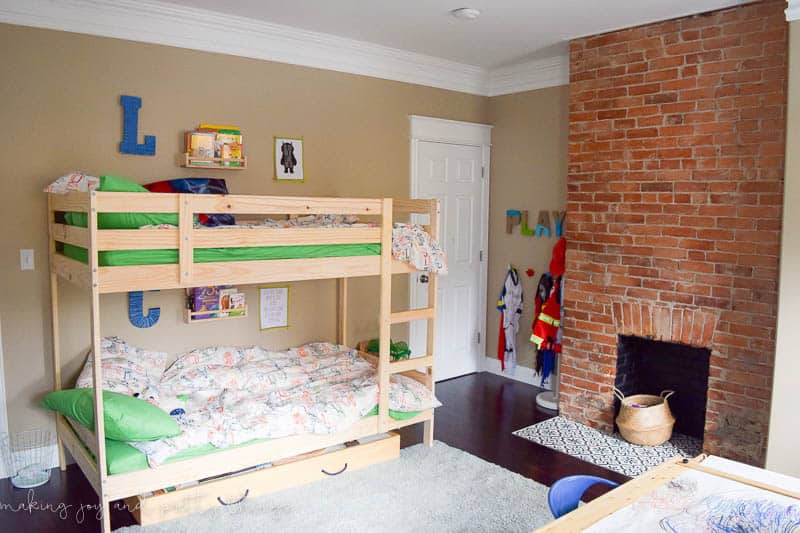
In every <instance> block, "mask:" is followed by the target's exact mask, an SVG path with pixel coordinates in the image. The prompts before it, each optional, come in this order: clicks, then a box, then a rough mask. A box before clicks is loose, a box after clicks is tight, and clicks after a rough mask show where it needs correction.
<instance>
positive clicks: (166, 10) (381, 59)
mask: <svg viewBox="0 0 800 533" xmlns="http://www.w3.org/2000/svg"><path fill="white" fill-rule="evenodd" d="M0 22H6V23H9V24H19V25H23V26H34V27H38V28H48V29H53V30H62V31H69V32H76V33H85V34H89V35H100V36H104V37H113V38H117V39H127V40H131V41H140V42H147V43H155V44H163V45H168V46H177V47H179V48H190V49H194V50H203V51H206V52H218V53H223V54H229V55H235V56H242V57H250V58H255V59H264V60H267V61H277V62H279V63H290V64H294V65H303V66H306V67H315V68H322V69H328V70H335V71H339V72H347V73H350V74H360V75H365V76H372V77H376V78H383V79H389V80H396V81H403V82H408V83H415V84H419V85H427V86H430V87H438V88H441V89H450V90H453V91H460V92H465V93H471V94H479V95H486V94H487V86H486V83H487V71H486V69H483V68H481V67H476V66H473V65H466V64H463V63H458V62H455V61H448V60H446V59H441V58H437V57H433V56H429V55H425V54H419V53H414V52H408V51H405V50H399V49H396V48H390V47H387V46H380V45H376V44H372V43H366V42H363V41H357V40H354V39H347V38H344V37H337V36H334V35H330V34H325V33H318V32H312V31H307V30H302V29H299V28H293V27H290V26H284V25H281V24H273V23H269V22H264V21H260V20H254V19H250V18H245V17H239V16H234V15H230V14H225V13H218V12H214V11H209V10H205V9H198V8H194V7H188V6H178V5H174V4H169V3H166V2H159V1H156V0H59V1H57V2H53V1H52V0H0Z"/></svg>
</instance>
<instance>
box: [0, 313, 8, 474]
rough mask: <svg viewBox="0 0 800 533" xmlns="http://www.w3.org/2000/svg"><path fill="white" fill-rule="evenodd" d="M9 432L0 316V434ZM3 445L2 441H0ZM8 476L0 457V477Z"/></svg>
mask: <svg viewBox="0 0 800 533" xmlns="http://www.w3.org/2000/svg"><path fill="white" fill-rule="evenodd" d="M7 434H8V411H7V410H6V380H5V372H4V371H3V327H2V319H1V318H0V435H7ZM0 445H2V443H0ZM6 477H8V474H6V464H5V460H3V458H2V457H0V479H3V478H6Z"/></svg>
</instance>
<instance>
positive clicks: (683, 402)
mask: <svg viewBox="0 0 800 533" xmlns="http://www.w3.org/2000/svg"><path fill="white" fill-rule="evenodd" d="M710 357H711V350H709V349H707V348H696V347H694V346H688V345H686V344H678V343H674V342H661V341H655V340H652V339H645V338H643V337H635V336H630V335H620V336H619V342H618V344H617V378H616V383H615V385H616V387H617V388H618V389H619V390H621V391H622V393H623V394H624V395H625V396H629V395H631V394H659V393H660V392H661V391H662V390H665V389H672V390H674V391H675V394H673V395H672V396H671V397H670V399H669V407H670V409H671V410H672V414H673V415H674V416H675V429H674V431H675V432H676V433H682V434H684V435H690V436H692V437H697V438H698V439H702V438H703V429H704V426H705V421H706V395H707V393H708V365H709V359H710ZM615 409H616V412H617V413H618V412H619V401H618V400H615Z"/></svg>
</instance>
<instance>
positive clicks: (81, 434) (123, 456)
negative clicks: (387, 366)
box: [64, 406, 425, 476]
mask: <svg viewBox="0 0 800 533" xmlns="http://www.w3.org/2000/svg"><path fill="white" fill-rule="evenodd" d="M377 414H378V407H377V406H375V408H374V409H373V410H372V411H370V412H369V413H368V414H367V416H366V417H365V419H367V420H369V418H368V417H375V416H377ZM424 414H425V413H423V412H422V411H411V412H401V411H394V410H391V409H390V410H389V416H390V417H391V418H392V420H394V421H395V422H396V423H397V425H398V427H400V426H401V424H402V423H403V422H405V421H411V422H410V423H415V422H414V421H413V419H414V418H417V417H420V416H424ZM64 420H65V422H66V423H67V424H68V425H69V427H70V429H71V430H72V432H73V433H74V434H75V437H76V438H77V439H78V440H79V441H80V444H81V446H82V447H83V448H84V449H85V450H87V451H88V452H89V453H90V454H92V460H93V461H94V459H95V457H94V454H93V453H92V449H93V448H94V444H92V443H93V442H94V440H95V436H94V433H92V432H91V431H90V430H89V429H87V428H85V427H84V426H82V425H80V424H78V423H77V422H75V421H73V420H71V419H69V418H64ZM265 442H269V439H253V440H252V441H248V442H245V443H242V444H237V445H233V446H229V447H227V448H217V447H216V446H214V445H212V444H203V445H200V446H193V447H191V448H187V449H185V450H182V451H180V452H178V453H177V454H175V455H173V456H171V457H169V458H168V459H166V460H165V461H164V464H165V465H169V464H172V463H177V462H180V461H186V460H189V459H198V458H201V457H212V458H213V457H214V456H215V454H219V453H220V452H222V451H224V450H236V449H241V448H243V447H247V446H251V445H254V444H260V443H265ZM148 468H149V465H148V464H147V456H146V455H145V454H144V453H142V452H141V451H139V450H137V449H136V448H134V447H133V446H131V445H130V444H128V443H126V442H122V441H118V440H113V439H106V472H108V474H109V475H112V476H113V475H115V474H125V473H128V472H134V471H137V470H147V469H148Z"/></svg>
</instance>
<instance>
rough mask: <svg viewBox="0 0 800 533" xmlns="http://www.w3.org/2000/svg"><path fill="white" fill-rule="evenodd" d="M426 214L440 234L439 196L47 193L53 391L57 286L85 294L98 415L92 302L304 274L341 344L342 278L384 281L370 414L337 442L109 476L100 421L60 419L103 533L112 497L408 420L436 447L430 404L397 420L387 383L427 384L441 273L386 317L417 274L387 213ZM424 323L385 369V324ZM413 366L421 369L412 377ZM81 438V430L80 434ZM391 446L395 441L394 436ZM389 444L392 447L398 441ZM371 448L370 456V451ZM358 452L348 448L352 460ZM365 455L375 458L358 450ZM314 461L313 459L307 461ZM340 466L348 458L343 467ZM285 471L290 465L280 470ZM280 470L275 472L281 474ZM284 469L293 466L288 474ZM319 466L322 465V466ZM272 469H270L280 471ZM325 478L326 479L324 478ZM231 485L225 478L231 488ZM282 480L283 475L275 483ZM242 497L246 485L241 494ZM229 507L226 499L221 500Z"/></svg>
mask: <svg viewBox="0 0 800 533" xmlns="http://www.w3.org/2000/svg"><path fill="white" fill-rule="evenodd" d="M76 211H77V212H85V213H87V215H88V216H87V218H88V226H87V227H86V228H81V227H76V226H69V225H66V224H63V223H60V222H59V221H60V220H61V213H64V212H76ZM99 213H178V219H179V224H178V227H177V228H176V229H136V230H109V229H99V228H98V224H97V219H98V214H99ZM199 213H227V214H234V215H275V214H281V215H307V214H330V215H343V214H354V215H364V216H370V215H374V216H377V217H380V226H376V227H352V228H347V227H345V228H230V229H207V228H206V229H203V228H200V229H197V228H195V227H194V224H193V222H194V218H195V215H196V214H199ZM412 213H414V214H421V215H428V216H429V224H428V225H427V226H426V230H427V231H428V233H429V234H430V235H431V236H432V237H433V238H434V239H437V240H438V239H439V203H438V201H437V200H393V199H391V198H381V199H365V198H313V197H280V196H242V195H192V194H169V193H147V194H144V193H123V192H97V191H93V192H89V193H77V192H74V193H69V194H63V195H59V194H49V195H48V225H49V232H50V287H51V299H52V328H53V366H54V369H55V389H56V390H59V389H61V386H62V383H61V347H60V333H59V291H58V279H59V278H62V279H65V280H67V281H70V282H72V283H76V284H78V285H80V286H81V287H84V288H85V289H87V290H88V291H89V292H90V293H91V348H92V353H93V354H94V357H93V365H92V372H93V386H94V411H95V413H102V412H103V397H102V395H101V394H100V392H99V391H101V390H102V366H101V363H102V360H101V357H98V355H97V354H100V353H101V349H100V348H101V344H100V341H101V331H100V316H101V315H100V295H101V294H109V293H120V292H128V291H141V290H156V289H184V288H188V287H198V286H206V285H223V284H231V285H234V284H238V285H245V284H258V283H270V282H278V281H300V280H311V279H337V280H338V291H337V293H338V321H337V342H339V343H340V344H347V341H348V339H347V307H348V302H347V292H348V278H350V277H358V276H380V311H379V338H380V350H379V355H378V356H377V357H375V356H369V355H367V354H363V353H362V354H361V355H362V356H363V357H365V358H368V359H371V360H373V361H374V362H375V363H376V364H377V371H378V380H379V385H380V392H379V399H378V415H377V416H375V417H369V418H363V419H361V420H359V421H358V422H357V423H356V424H354V425H353V426H352V427H350V428H349V429H348V430H346V431H343V432H341V433H336V434H333V435H312V434H305V435H295V436H291V437H286V438H282V439H276V440H271V441H267V442H262V443H257V444H252V445H248V446H244V447H240V448H234V449H223V450H220V451H218V452H216V453H214V454H212V455H210V456H205V457H200V458H195V459H186V460H182V461H177V462H174V463H168V464H164V465H161V466H159V467H158V468H154V469H144V470H137V471H133V472H127V473H122V474H114V475H109V474H108V472H107V469H106V447H105V430H104V420H103V417H102V416H96V417H95V431H94V434H93V438H85V439H81V438H79V437H78V435H77V434H76V432H75V430H74V429H73V428H72V426H71V425H70V424H69V422H67V420H66V419H65V418H64V417H62V416H61V415H58V417H57V422H56V425H57V435H58V448H59V462H60V466H61V469H62V470H63V469H65V468H66V460H65V454H64V448H65V447H66V448H67V449H68V450H69V451H70V454H71V455H72V457H73V458H74V459H75V461H76V463H77V464H78V466H79V467H80V469H81V470H82V471H83V473H84V475H85V476H86V478H87V479H88V480H89V482H90V484H91V485H92V487H93V488H94V489H95V491H96V492H97V494H98V496H99V498H100V505H101V511H102V519H101V524H102V529H103V531H104V532H109V531H111V523H110V512H109V511H110V503H111V502H112V501H115V500H120V499H125V498H129V497H135V496H137V495H140V494H143V493H147V492H153V491H158V490H159V489H163V488H165V487H168V486H175V485H179V484H184V483H188V482H193V481H198V480H201V479H206V478H212V477H217V476H224V475H226V474H231V473H236V472H239V471H241V470H245V469H248V468H252V467H255V466H257V465H262V464H264V463H267V462H271V463H273V464H277V463H280V462H281V461H284V460H287V459H289V458H292V457H295V456H299V455H302V454H307V453H309V452H314V451H316V450H321V449H324V448H328V447H331V446H335V445H339V444H343V443H348V442H351V441H355V440H358V439H364V438H366V437H371V436H374V435H380V434H383V433H386V432H390V431H391V430H394V429H397V428H400V427H404V426H408V425H411V424H417V423H420V422H422V423H424V437H423V441H424V443H425V444H426V445H428V446H431V445H432V444H433V409H427V410H425V411H423V412H421V413H420V414H418V415H417V416H415V417H413V418H411V419H408V420H403V421H398V420H393V419H392V418H390V416H389V378H390V376H391V375H392V374H397V373H403V374H405V375H407V376H409V377H411V378H413V379H416V380H417V381H419V382H421V383H423V384H425V385H426V386H427V387H428V388H429V389H430V390H431V392H433V389H434V378H433V363H434V343H435V342H434V330H435V316H436V293H437V290H436V288H437V279H436V278H437V276H436V275H430V281H429V285H428V306H427V307H426V308H423V309H414V310H409V311H402V312H394V313H393V312H392V311H391V309H392V305H391V303H392V302H391V288H392V275H393V274H403V273H411V272H414V271H415V269H414V267H413V266H411V265H409V264H407V263H401V262H399V261H396V260H394V259H393V258H392V227H393V218H394V215H395V214H399V215H402V216H407V215H409V214H412ZM376 242H380V244H381V253H380V256H359V257H326V258H309V259H273V260H263V261H231V262H216V263H196V262H195V261H194V249H195V248H230V247H246V246H289V245H319V244H362V243H363V244H368V243H376ZM58 243H67V244H71V245H74V246H79V247H82V248H86V249H87V250H88V251H89V253H88V257H89V261H88V264H84V263H81V262H80V261H76V260H74V259H71V258H69V257H67V256H65V255H63V254H62V253H60V251H59V244H58ZM147 249H177V250H178V251H179V253H178V255H179V261H178V263H177V264H167V265H141V266H100V265H99V259H98V252H101V251H106V250H147ZM413 320H427V346H426V355H424V356H421V357H415V358H412V359H406V360H402V361H397V362H391V361H390V357H389V338H390V330H391V326H392V325H393V324H399V323H404V322H410V321H413ZM417 369H424V371H422V372H421V371H418V370H417ZM87 437H88V435H87ZM393 442H394V443H395V445H396V444H397V439H396V436H395V437H394V440H393ZM395 447H396V446H395ZM378 448H379V446H378V445H373V446H372V449H373V450H375V449H378ZM358 449H359V447H355V448H353V450H352V451H349V452H348V455H347V456H348V457H350V461H354V460H355V458H356V457H357V456H358V453H359V452H358ZM363 449H364V451H363V454H368V453H377V452H374V451H370V449H369V448H368V447H366V446H365V447H364V448H363ZM312 459H313V458H312ZM346 464H347V463H345V465H346ZM286 466H287V467H288V466H290V465H286ZM279 468H283V467H279ZM284 471H285V472H287V474H288V472H289V471H290V470H288V469H284ZM323 471H324V469H323ZM276 472H277V471H276ZM325 473H327V472H325ZM297 475H298V474H297V473H296V472H295V474H291V475H282V476H273V478H270V479H271V481H269V482H268V484H269V485H270V486H269V487H267V488H268V489H269V490H277V489H278V488H281V486H284V485H285V486H288V485H290V484H291V483H290V482H289V480H290V479H291V478H292V477H295V478H296V477H297ZM236 479H237V478H231V479H229V480H228V481H230V482H232V483H234V484H235V483H236ZM281 479H284V481H283V482H281ZM262 483H263V482H262ZM248 491H249V489H248ZM219 501H220V503H221V504H225V503H224V502H223V500H221V499H220V500H219Z"/></svg>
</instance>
